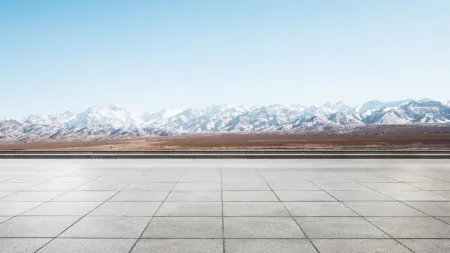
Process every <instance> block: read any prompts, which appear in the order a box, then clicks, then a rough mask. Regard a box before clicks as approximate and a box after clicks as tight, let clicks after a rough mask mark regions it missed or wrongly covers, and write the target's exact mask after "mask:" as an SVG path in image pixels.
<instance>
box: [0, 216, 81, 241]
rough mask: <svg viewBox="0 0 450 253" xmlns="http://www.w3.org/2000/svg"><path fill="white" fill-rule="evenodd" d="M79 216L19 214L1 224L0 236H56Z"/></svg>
mask: <svg viewBox="0 0 450 253" xmlns="http://www.w3.org/2000/svg"><path fill="white" fill-rule="evenodd" d="M79 218H80V217H78V216H18V217H14V218H12V219H10V220H7V221H5V222H3V223H2V224H0V237H56V236H57V235H58V234H60V233H61V232H63V231H64V230H65V229H67V228H68V227H69V226H70V225H72V224H73V223H74V222H76V221H77V220H78V219H79Z"/></svg>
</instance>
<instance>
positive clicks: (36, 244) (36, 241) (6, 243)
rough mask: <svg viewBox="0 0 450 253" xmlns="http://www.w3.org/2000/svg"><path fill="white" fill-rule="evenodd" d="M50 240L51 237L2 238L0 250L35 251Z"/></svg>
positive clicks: (14, 252) (25, 252) (7, 252)
mask: <svg viewBox="0 0 450 253" xmlns="http://www.w3.org/2000/svg"><path fill="white" fill-rule="evenodd" d="M50 240H51V239H49V238H48V239H45V238H14V239H11V238H0V252H4V253H34V252H35V251H36V250H38V249H39V248H40V247H42V246H43V245H44V244H46V243H47V242H48V241H50Z"/></svg>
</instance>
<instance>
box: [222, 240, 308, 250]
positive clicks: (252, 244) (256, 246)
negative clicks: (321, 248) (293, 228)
mask: <svg viewBox="0 0 450 253" xmlns="http://www.w3.org/2000/svg"><path fill="white" fill-rule="evenodd" d="M225 251H226V252H228V253H273V252H277V253H299V252H302V253H317V251H316V250H315V249H314V247H313V245H312V244H311V243H310V242H309V241H308V240H306V239H289V240H287V239H226V240H225Z"/></svg>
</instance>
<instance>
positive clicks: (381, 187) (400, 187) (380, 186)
mask: <svg viewBox="0 0 450 253" xmlns="http://www.w3.org/2000/svg"><path fill="white" fill-rule="evenodd" d="M362 185H364V186H367V187H369V188H371V189H373V190H376V191H379V192H383V193H384V192H386V191H420V190H421V189H419V188H417V187H414V186H411V185H408V184H405V183H362Z"/></svg>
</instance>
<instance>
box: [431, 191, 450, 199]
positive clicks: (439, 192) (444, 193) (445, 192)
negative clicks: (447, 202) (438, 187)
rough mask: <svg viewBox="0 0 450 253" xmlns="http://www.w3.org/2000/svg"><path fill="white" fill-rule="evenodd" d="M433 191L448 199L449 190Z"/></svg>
mask: <svg viewBox="0 0 450 253" xmlns="http://www.w3.org/2000/svg"><path fill="white" fill-rule="evenodd" d="M433 193H436V194H438V195H441V196H444V197H446V198H448V199H450V191H433Z"/></svg>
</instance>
